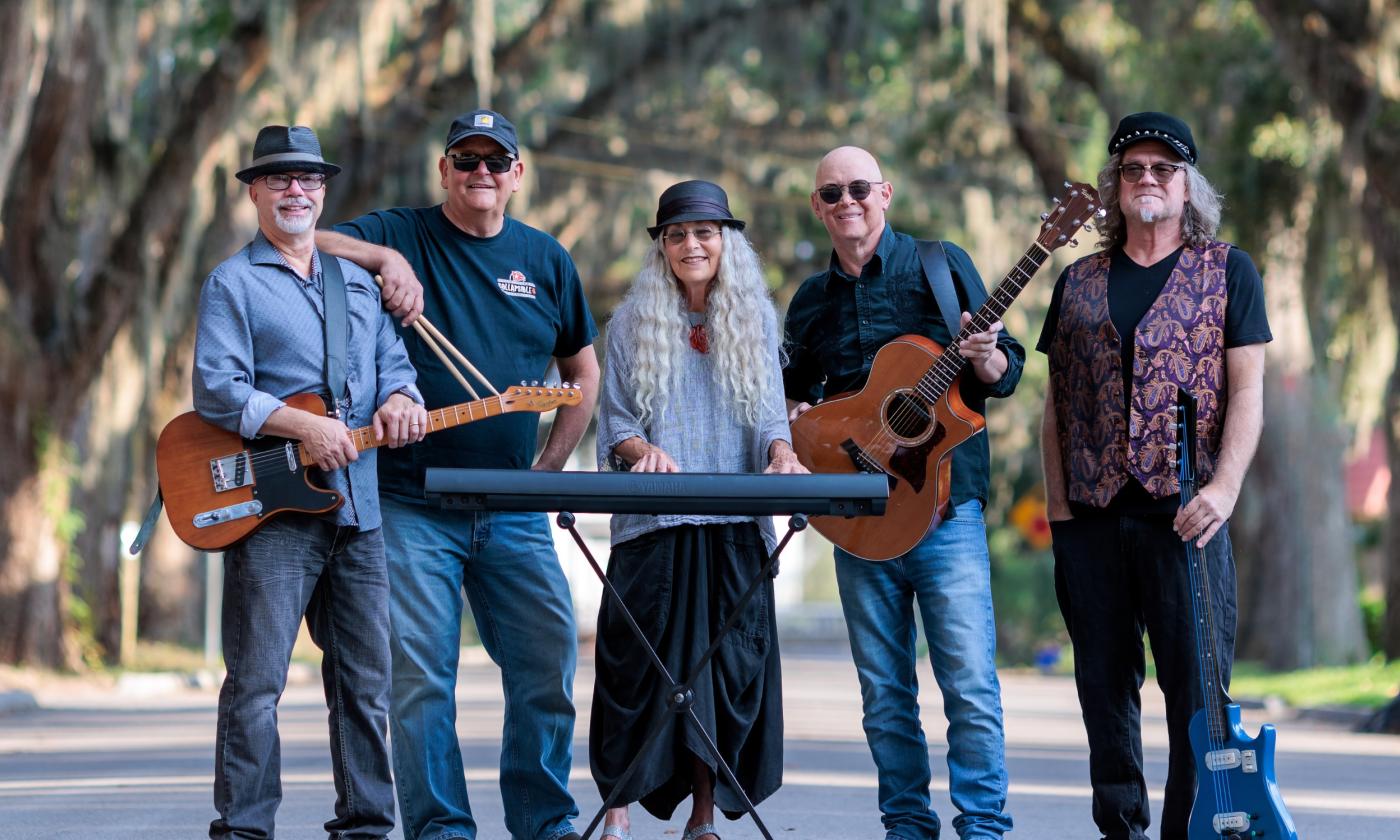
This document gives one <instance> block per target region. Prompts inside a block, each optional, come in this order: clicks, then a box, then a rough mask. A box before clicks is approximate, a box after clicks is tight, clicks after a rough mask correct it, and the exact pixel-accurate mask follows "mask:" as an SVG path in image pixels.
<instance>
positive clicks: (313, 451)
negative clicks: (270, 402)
mask: <svg viewBox="0 0 1400 840" xmlns="http://www.w3.org/2000/svg"><path fill="white" fill-rule="evenodd" d="M258 434H262V435H276V436H278V437H285V438H291V439H293V440H297V441H301V445H302V448H303V449H304V450H305V451H306V454H307V455H309V456H311V460H312V461H313V462H314V463H315V464H316V466H318V467H320V468H321V469H323V470H338V469H340V468H341V467H344V466H345V465H346V464H348V463H350V462H351V461H357V460H359V458H360V453H359V451H358V450H357V449H355V443H354V441H352V440H350V430H349V429H347V428H346V427H345V424H344V423H342V422H340V421H339V420H337V419H335V418H334V417H326V416H323V415H316V414H312V413H311V412H309V411H302V410H301V409H299V408H292V407H291V406H288V405H284V406H282V407H281V408H279V409H277V410H276V411H274V412H272V413H271V414H269V415H268V417H267V421H266V422H264V423H263V425H262V428H261V429H258Z"/></svg>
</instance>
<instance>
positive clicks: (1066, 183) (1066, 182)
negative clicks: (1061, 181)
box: [1065, 181, 1073, 187]
mask: <svg viewBox="0 0 1400 840" xmlns="http://www.w3.org/2000/svg"><path fill="white" fill-rule="evenodd" d="M1065 186H1066V187H1069V186H1073V184H1071V183H1070V182H1069V181H1065Z"/></svg>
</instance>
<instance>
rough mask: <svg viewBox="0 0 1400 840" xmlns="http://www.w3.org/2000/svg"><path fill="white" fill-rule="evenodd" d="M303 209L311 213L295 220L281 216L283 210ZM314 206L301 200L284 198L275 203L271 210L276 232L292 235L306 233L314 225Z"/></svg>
mask: <svg viewBox="0 0 1400 840" xmlns="http://www.w3.org/2000/svg"><path fill="white" fill-rule="evenodd" d="M296 208H305V209H307V210H309V211H311V212H309V213H306V214H305V215H303V216H299V217H297V218H288V217H286V216H284V215H282V211H283V210H291V209H296ZM315 211H316V206H315V205H314V204H312V203H311V202H310V201H307V200H306V199H302V198H284V199H282V200H281V201H279V202H277V206H276V207H274V208H273V212H272V220H273V222H274V223H276V225H277V228H278V230H280V231H282V232H283V233H289V234H292V235H296V234H301V233H306V232H307V231H308V230H310V229H311V226H312V225H314V224H316V212H315Z"/></svg>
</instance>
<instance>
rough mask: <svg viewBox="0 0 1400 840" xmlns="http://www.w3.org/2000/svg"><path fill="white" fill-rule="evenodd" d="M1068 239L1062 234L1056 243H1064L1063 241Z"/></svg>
mask: <svg viewBox="0 0 1400 840" xmlns="http://www.w3.org/2000/svg"><path fill="white" fill-rule="evenodd" d="M1068 238H1069V237H1068V236H1065V235H1064V234H1063V233H1062V234H1060V238H1059V239H1058V240H1056V241H1058V242H1064V241H1065V240H1066V239H1068Z"/></svg>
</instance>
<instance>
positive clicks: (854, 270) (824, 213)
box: [784, 146, 1026, 840]
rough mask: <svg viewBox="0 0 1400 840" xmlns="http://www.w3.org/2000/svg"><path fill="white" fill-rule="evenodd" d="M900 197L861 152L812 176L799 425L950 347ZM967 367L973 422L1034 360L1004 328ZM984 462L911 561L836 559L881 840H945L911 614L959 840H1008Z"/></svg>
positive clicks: (791, 368)
mask: <svg viewBox="0 0 1400 840" xmlns="http://www.w3.org/2000/svg"><path fill="white" fill-rule="evenodd" d="M893 195H894V185H893V184H892V183H890V181H888V180H886V179H885V178H884V177H883V176H882V175H881V173H880V166H879V164H878V163H877V162H876V161H875V158H874V157H873V156H872V155H871V154H870V153H869V152H867V151H865V150H864V149H859V148H855V147H853V146H845V147H842V148H839V149H836V150H834V151H832V152H830V153H829V154H827V156H826V157H825V158H823V159H822V161H821V164H820V165H819V166H818V167H817V177H816V189H814V190H813V192H812V197H811V206H812V211H813V212H814V213H815V214H816V216H817V218H819V219H821V221H822V224H824V225H825V226H826V230H827V233H828V234H830V236H831V245H832V254H831V259H830V263H829V265H828V267H827V268H826V269H825V270H823V271H821V272H820V273H818V274H816V275H814V276H812V277H809V278H808V279H807V281H806V282H804V283H803V284H802V286H801V288H799V289H798V291H797V294H796V295H794V296H793V299H792V303H791V304H790V305H789V307H788V315H787V337H788V350H789V359H790V361H789V364H788V366H787V368H786V369H785V370H784V384H785V387H786V390H787V396H788V407H789V409H790V412H791V415H790V416H791V418H792V419H796V418H797V416H798V415H800V414H802V413H803V412H804V411H806V410H807V409H808V408H811V405H812V404H813V403H816V402H818V401H820V400H821V399H823V398H825V397H831V396H835V395H837V394H839V393H842V392H847V391H857V390H859V389H860V388H862V387H863V386H864V385H865V383H866V380H867V379H868V377H869V376H870V370H871V364H872V361H873V359H874V357H875V353H876V352H877V351H878V350H879V349H880V348H881V347H882V346H884V345H885V344H887V343H888V342H890V341H891V340H893V339H894V338H896V337H898V336H900V335H905V334H908V333H917V334H919V335H923V336H927V337H928V338H930V339H932V340H933V341H936V342H938V343H939V344H940V345H941V346H943V347H947V346H948V345H949V344H950V342H952V340H953V336H952V334H951V331H950V329H949V326H948V318H947V317H945V313H944V312H943V311H942V308H941V307H940V306H939V305H938V301H937V298H936V296H935V292H934V290H933V287H932V286H931V278H929V277H928V276H926V275H925V269H924V264H923V261H922V259H921V256H920V251H919V246H918V244H917V243H916V240H914V239H913V238H912V237H910V236H908V235H906V234H903V233H900V232H898V231H896V230H895V229H894V228H893V227H891V226H890V224H889V223H888V222H887V221H886V220H885V211H886V210H888V209H889V206H890V200H891V198H892V197H893ZM942 251H943V253H945V254H946V263H947V272H946V273H948V274H951V279H950V280H949V281H947V282H948V283H949V284H950V285H951V286H952V287H953V288H951V289H948V290H947V291H948V292H949V293H950V294H953V293H955V294H956V297H957V304H958V307H959V309H960V310H961V317H962V322H961V323H962V324H963V325H966V324H967V323H968V322H969V321H970V320H971V316H970V315H969V314H968V310H970V309H974V308H976V305H977V303H980V302H981V301H983V300H985V299H986V297H987V292H986V289H985V287H984V286H983V284H982V278H981V277H980V276H979V275H978V273H977V268H976V266H974V265H973V264H972V259H971V258H970V257H968V255H967V253H966V252H965V251H963V250H962V249H961V248H959V247H957V246H956V245H954V244H952V243H950V242H944V243H942ZM950 304H951V301H950ZM950 309H951V305H950ZM951 317H952V318H953V319H956V318H957V317H958V314H957V313H951ZM958 352H959V353H960V354H961V355H962V356H963V357H964V358H966V359H967V360H968V362H970V370H969V371H967V372H965V373H964V374H963V375H962V381H961V383H960V387H961V393H962V398H963V400H964V402H966V404H967V405H968V407H969V408H971V409H973V410H975V411H977V412H978V413H982V412H983V409H984V406H985V403H986V400H987V398H988V397H1005V396H1008V395H1010V394H1011V393H1012V391H1013V390H1015V388H1016V383H1017V382H1019V381H1020V378H1021V368H1022V365H1023V364H1024V362H1025V355H1026V354H1025V350H1024V349H1023V348H1022V347H1021V345H1020V343H1019V342H1017V341H1016V340H1015V339H1014V338H1012V337H1011V336H1009V335H1008V334H1007V333H1006V332H1004V331H1003V330H1002V329H1001V324H1000V322H998V323H996V324H993V325H992V326H991V328H990V329H989V330H987V331H986V332H982V333H977V334H975V335H971V336H969V337H968V338H967V339H966V340H964V341H963V342H962V343H961V344H960V345H959V346H958ZM990 457H991V454H990V450H989V448H988V445H987V436H986V435H978V436H977V437H975V438H973V439H972V440H969V441H967V442H966V443H964V444H962V445H961V446H959V447H957V448H956V449H954V450H953V464H952V481H951V485H950V489H951V500H950V501H951V503H952V506H953V510H954V515H953V516H952V517H951V518H949V519H947V520H946V521H944V522H943V523H942V524H941V525H939V527H938V528H937V529H936V530H934V531H933V532H932V533H930V534H929V535H928V536H926V537H925V538H924V539H923V540H922V542H920V543H919V545H918V546H916V547H915V548H914V549H912V550H910V551H909V552H907V553H906V554H904V555H902V556H900V557H897V558H894V559H892V560H888V561H881V562H875V561H870V560H864V559H861V558H859V557H856V556H854V555H852V554H850V553H848V552H846V551H844V550H842V549H840V548H837V549H836V550H835V554H836V580H837V585H838V588H839V591H840V594H841V608H842V610H843V611H844V613H845V617H846V627H847V631H848V634H849V636H850V642H851V653H852V656H853V657H854V659H855V663H856V672H857V674H858V676H859V678H860V685H861V698H862V701H863V706H864V722H865V732H866V740H867V742H868V743H869V745H870V752H871V754H872V756H873V757H874V759H875V766H876V768H877V770H878V774H879V794H878V795H879V802H880V813H881V817H882V820H883V822H884V826H885V830H886V832H887V833H886V835H885V837H886V840H936V838H937V837H938V836H939V832H940V820H939V817H938V815H937V814H936V813H934V810H933V807H932V803H931V798H930V795H929V785H930V783H931V780H932V769H931V768H930V766H929V757H928V745H927V742H926V741H925V739H924V732H923V726H922V724H921V723H920V722H919V710H918V687H917V685H916V683H915V665H916V662H917V660H916V652H915V648H914V638H915V624H914V607H915V604H916V602H917V607H918V610H919V612H920V614H921V616H922V619H923V626H924V630H925V632H926V634H927V637H928V642H929V657H930V659H931V660H932V662H933V672H934V675H935V676H936V677H937V679H938V684H939V687H940V688H941V689H942V690H943V696H944V698H945V703H944V713H945V714H946V715H947V717H948V770H949V773H948V789H949V793H950V795H951V798H952V800H953V804H954V805H955V806H956V807H957V808H958V810H959V812H960V813H959V814H958V815H957V816H956V817H954V819H953V825H954V827H955V828H956V829H957V833H958V835H959V836H960V837H962V838H964V840H967V838H974V837H977V838H988V837H1001V836H1002V835H1003V834H1004V833H1005V832H1007V831H1009V830H1010V829H1011V818H1010V817H1009V816H1008V815H1007V814H1006V811H1005V808H1006V788H1007V779H1006V760H1005V749H1004V740H1005V739H1004V736H1003V732H1002V715H1001V688H1000V684H999V682H998V680H997V673H996V625H995V621H994V620H993V616H992V590H991V568H990V560H989V556H988V552H987V534H986V528H985V525H984V524H983V519H982V509H983V507H984V506H985V504H986V500H987V491H988V473H989V464H990Z"/></svg>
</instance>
